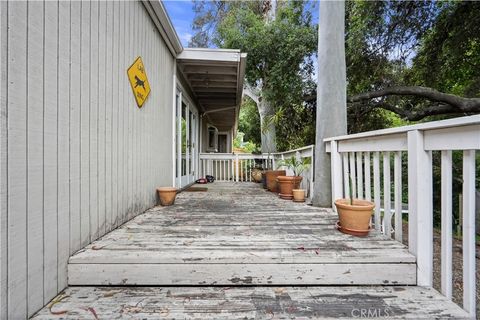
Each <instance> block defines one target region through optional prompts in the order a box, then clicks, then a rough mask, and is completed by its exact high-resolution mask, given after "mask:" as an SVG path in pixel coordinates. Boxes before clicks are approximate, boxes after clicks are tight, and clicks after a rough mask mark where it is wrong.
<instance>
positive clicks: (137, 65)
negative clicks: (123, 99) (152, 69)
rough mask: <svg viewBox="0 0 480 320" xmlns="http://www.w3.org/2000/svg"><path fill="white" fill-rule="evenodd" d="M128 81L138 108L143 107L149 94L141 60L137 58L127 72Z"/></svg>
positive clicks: (148, 85)
mask: <svg viewBox="0 0 480 320" xmlns="http://www.w3.org/2000/svg"><path fill="white" fill-rule="evenodd" d="M127 75H128V80H129V81H130V85H131V86H132V90H133V95H134V96H135V100H136V101H137V105H138V107H139V108H141V107H142V106H143V104H144V103H145V100H147V97H148V94H149V93H150V84H149V83H148V79H147V73H146V72H145V67H144V66H143V61H142V58H140V57H138V58H137V59H135V62H134V63H133V64H132V65H131V66H130V68H128V70H127Z"/></svg>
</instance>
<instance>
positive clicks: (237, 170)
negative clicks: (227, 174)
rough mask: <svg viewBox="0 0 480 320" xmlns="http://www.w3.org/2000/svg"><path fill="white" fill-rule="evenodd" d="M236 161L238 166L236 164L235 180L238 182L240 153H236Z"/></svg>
mask: <svg viewBox="0 0 480 320" xmlns="http://www.w3.org/2000/svg"><path fill="white" fill-rule="evenodd" d="M235 163H236V166H235V181H236V182H238V181H239V179H238V174H239V165H240V163H239V161H238V153H237V154H235Z"/></svg>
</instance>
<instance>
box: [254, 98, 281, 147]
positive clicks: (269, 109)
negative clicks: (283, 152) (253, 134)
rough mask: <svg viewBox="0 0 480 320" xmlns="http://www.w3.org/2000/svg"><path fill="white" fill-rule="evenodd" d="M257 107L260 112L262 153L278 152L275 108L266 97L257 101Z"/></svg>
mask: <svg viewBox="0 0 480 320" xmlns="http://www.w3.org/2000/svg"><path fill="white" fill-rule="evenodd" d="M257 108H258V113H259V114H260V127H261V128H260V130H261V131H260V134H261V142H262V153H272V152H276V151H277V144H276V140H275V123H274V122H273V121H272V117H273V116H274V114H275V110H274V109H273V106H272V104H271V103H270V102H269V101H266V100H265V99H260V101H259V102H258V103H257Z"/></svg>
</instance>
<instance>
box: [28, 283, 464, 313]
mask: <svg viewBox="0 0 480 320" xmlns="http://www.w3.org/2000/svg"><path fill="white" fill-rule="evenodd" d="M62 297H64V298H62ZM56 301H59V302H57V303H55V305H54V306H53V307H52V308H51V309H49V308H48V307H45V308H43V309H42V310H40V311H39V312H38V313H37V314H36V315H34V316H33V317H32V319H35V320H41V319H80V320H82V319H93V318H97V319H123V318H125V319H132V318H135V319H229V320H230V319H293V318H299V319H319V318H321V319H329V318H330V319H345V318H387V319H468V315H467V314H466V313H465V311H463V310H462V309H461V308H460V307H458V306H457V305H455V304H454V303H453V302H451V301H448V300H447V299H446V298H445V297H444V296H442V295H440V294H439V293H438V292H437V291H435V290H434V289H429V288H422V287H382V286H377V287H151V288H148V287H70V288H67V289H66V290H65V292H63V293H62V294H61V295H60V296H59V297H57V298H56ZM54 313H56V314H54Z"/></svg>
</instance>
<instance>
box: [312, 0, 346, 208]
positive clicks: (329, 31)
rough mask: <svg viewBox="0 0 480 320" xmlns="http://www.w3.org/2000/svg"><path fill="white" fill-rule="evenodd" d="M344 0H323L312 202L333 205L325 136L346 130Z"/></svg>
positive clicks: (319, 44) (319, 34) (327, 205)
mask: <svg viewBox="0 0 480 320" xmlns="http://www.w3.org/2000/svg"><path fill="white" fill-rule="evenodd" d="M346 86H347V82H346V66H345V2H344V1H320V17H319V24H318V83H317V124H316V143H315V167H314V169H315V188H314V193H313V204H314V205H315V206H321V207H330V206H331V205H332V181H331V168H330V155H329V154H327V153H326V151H325V143H324V142H323V139H325V138H328V137H332V136H338V135H343V134H346V133H347V105H346V103H347V102H346V101H347V94H346V91H347V89H346Z"/></svg>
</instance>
